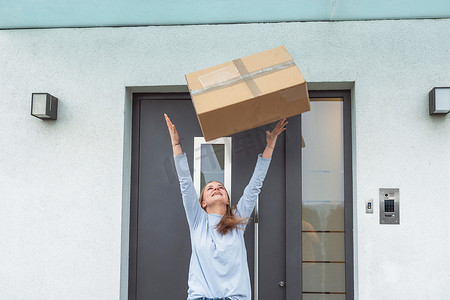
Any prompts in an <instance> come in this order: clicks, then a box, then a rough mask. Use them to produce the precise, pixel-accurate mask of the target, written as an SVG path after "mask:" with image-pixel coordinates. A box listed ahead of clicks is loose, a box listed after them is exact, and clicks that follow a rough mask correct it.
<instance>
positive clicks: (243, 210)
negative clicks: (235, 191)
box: [237, 154, 272, 218]
mask: <svg viewBox="0 0 450 300" xmlns="http://www.w3.org/2000/svg"><path fill="white" fill-rule="evenodd" d="M271 160H272V159H271V158H263V157H262V154H259V155H258V161H257V162H256V167H255V170H254V171H253V175H252V178H251V179H250V182H249V184H248V185H247V186H246V188H245V190H244V194H243V195H242V197H241V199H239V202H238V204H237V212H238V214H239V216H240V217H242V218H248V217H250V215H251V214H252V212H253V208H254V207H255V204H256V200H257V199H258V195H259V193H260V191H261V187H262V185H263V181H264V178H265V177H266V174H267V170H268V169H269V165H270V161H271Z"/></svg>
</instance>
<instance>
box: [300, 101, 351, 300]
mask: <svg viewBox="0 0 450 300" xmlns="http://www.w3.org/2000/svg"><path fill="white" fill-rule="evenodd" d="M302 135H303V138H304V140H305V143H306V147H305V148H303V150H302V151H303V152H302V181H303V182H302V199H303V200H302V256H303V263H302V281H303V291H302V295H303V297H302V299H303V300H318V299H324V300H336V299H339V300H343V299H345V294H344V293H345V247H344V244H345V243H344V242H345V239H344V233H345V226H344V151H343V149H344V147H343V145H344V132H343V102H342V101H320V100H319V99H316V100H314V99H311V111H309V112H308V113H305V114H302Z"/></svg>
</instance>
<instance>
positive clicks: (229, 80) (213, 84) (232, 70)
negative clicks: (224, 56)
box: [191, 59, 295, 97]
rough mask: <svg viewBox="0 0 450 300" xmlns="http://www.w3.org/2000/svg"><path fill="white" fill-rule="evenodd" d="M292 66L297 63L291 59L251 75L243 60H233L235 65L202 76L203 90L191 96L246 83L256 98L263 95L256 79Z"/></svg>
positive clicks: (200, 79)
mask: <svg viewBox="0 0 450 300" xmlns="http://www.w3.org/2000/svg"><path fill="white" fill-rule="evenodd" d="M292 66H295V63H294V61H293V60H292V59H291V60H288V61H285V62H283V63H279V64H276V65H273V66H271V67H267V68H263V69H260V70H256V71H254V72H251V73H249V72H248V70H247V68H246V67H245V65H244V63H243V62H242V60H241V59H236V60H233V65H230V66H227V67H225V68H222V69H219V70H215V71H213V72H211V73H208V74H204V75H202V76H200V77H199V78H198V79H199V81H200V83H201V84H202V85H203V88H201V89H197V90H192V91H191V96H196V95H201V94H205V93H208V92H212V91H215V90H218V89H222V88H225V87H229V86H232V85H234V84H238V83H241V82H245V83H246V84H247V86H248V88H249V89H250V91H251V92H252V94H253V96H254V97H256V96H259V95H260V94H261V90H260V89H259V88H258V86H257V84H256V82H255V81H254V79H255V78H258V77H261V76H264V75H267V74H271V73H275V72H277V71H280V70H283V69H287V68H289V67H292Z"/></svg>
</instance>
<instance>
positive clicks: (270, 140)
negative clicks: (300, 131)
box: [266, 119, 288, 149]
mask: <svg viewBox="0 0 450 300" xmlns="http://www.w3.org/2000/svg"><path fill="white" fill-rule="evenodd" d="M287 123H288V122H287V121H286V119H282V120H280V121H279V122H278V124H277V125H275V128H274V129H273V130H272V132H269V131H266V141H267V145H268V146H269V147H271V148H272V149H273V148H274V147H275V143H276V142H277V137H278V135H280V133H282V132H283V131H285V130H286V127H285V126H286V124H287Z"/></svg>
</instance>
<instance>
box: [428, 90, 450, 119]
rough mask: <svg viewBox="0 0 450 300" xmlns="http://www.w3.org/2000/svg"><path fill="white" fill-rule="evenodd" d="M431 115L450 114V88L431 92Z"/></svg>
mask: <svg viewBox="0 0 450 300" xmlns="http://www.w3.org/2000/svg"><path fill="white" fill-rule="evenodd" d="M429 98H430V115H437V114H448V113H449V112H450V87H435V88H433V89H432V90H431V91H430V94H429Z"/></svg>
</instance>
